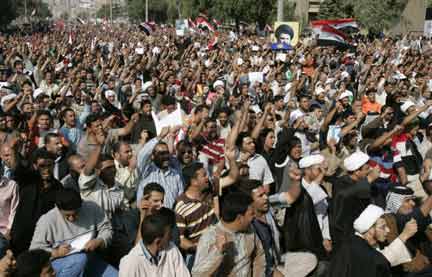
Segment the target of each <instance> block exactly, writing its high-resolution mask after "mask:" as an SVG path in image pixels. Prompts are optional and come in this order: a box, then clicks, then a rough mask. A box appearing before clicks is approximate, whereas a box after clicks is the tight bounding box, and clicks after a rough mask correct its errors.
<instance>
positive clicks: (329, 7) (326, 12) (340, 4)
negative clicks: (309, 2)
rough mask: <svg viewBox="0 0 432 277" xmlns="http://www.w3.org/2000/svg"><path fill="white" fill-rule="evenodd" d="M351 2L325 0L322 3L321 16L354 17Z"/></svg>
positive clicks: (329, 17) (333, 17)
mask: <svg viewBox="0 0 432 277" xmlns="http://www.w3.org/2000/svg"><path fill="white" fill-rule="evenodd" d="M353 12H354V11H353V6H352V3H351V2H349V1H348V2H347V1H343V0H324V2H322V3H321V5H320V11H319V18H321V19H337V18H350V17H353Z"/></svg>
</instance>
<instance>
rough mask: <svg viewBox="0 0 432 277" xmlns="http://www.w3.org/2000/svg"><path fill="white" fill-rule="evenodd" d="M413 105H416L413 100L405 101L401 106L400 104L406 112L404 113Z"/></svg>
mask: <svg viewBox="0 0 432 277" xmlns="http://www.w3.org/2000/svg"><path fill="white" fill-rule="evenodd" d="M412 106H415V104H414V103H413V102H411V101H409V100H408V101H405V102H404V103H403V104H402V105H401V106H400V109H401V111H402V112H403V113H404V114H406V113H407V111H408V109H409V108H410V107H412Z"/></svg>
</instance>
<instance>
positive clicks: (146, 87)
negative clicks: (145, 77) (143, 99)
mask: <svg viewBox="0 0 432 277" xmlns="http://www.w3.org/2000/svg"><path fill="white" fill-rule="evenodd" d="M151 86H153V83H152V81H147V82H145V83H144V84H143V85H142V90H143V92H145V91H147V89H148V88H149V87H151Z"/></svg>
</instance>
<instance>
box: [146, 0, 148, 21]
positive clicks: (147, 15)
mask: <svg viewBox="0 0 432 277" xmlns="http://www.w3.org/2000/svg"><path fill="white" fill-rule="evenodd" d="M146 22H148V0H146Z"/></svg>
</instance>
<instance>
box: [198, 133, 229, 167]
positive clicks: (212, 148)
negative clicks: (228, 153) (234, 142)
mask: <svg viewBox="0 0 432 277" xmlns="http://www.w3.org/2000/svg"><path fill="white" fill-rule="evenodd" d="M201 143H202V148H201V150H200V151H199V152H200V155H201V156H204V157H205V159H206V160H208V161H209V164H217V163H218V162H220V161H222V160H223V159H224V145H225V139H223V138H218V139H216V140H213V141H207V140H204V139H203V141H201Z"/></svg>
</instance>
